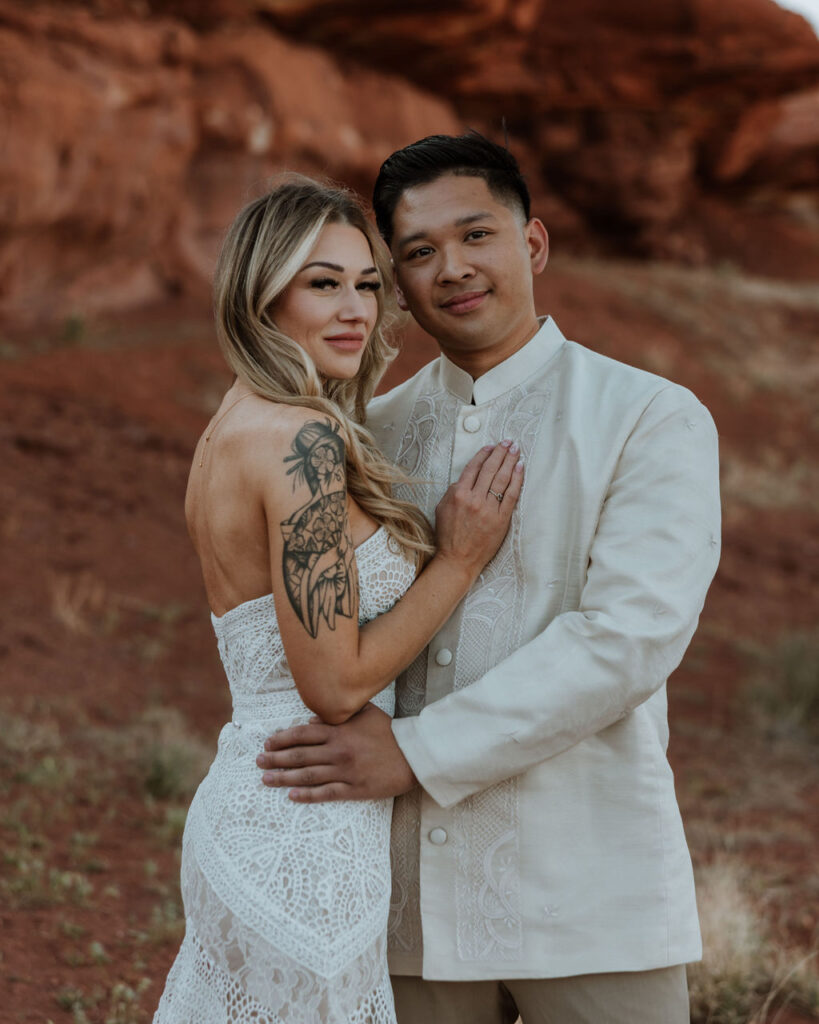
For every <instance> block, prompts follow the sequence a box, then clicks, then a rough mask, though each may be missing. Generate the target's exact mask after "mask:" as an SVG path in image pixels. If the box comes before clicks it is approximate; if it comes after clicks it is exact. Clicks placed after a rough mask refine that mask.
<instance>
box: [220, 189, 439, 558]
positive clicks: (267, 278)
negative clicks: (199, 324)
mask: <svg viewBox="0 0 819 1024" xmlns="http://www.w3.org/2000/svg"><path fill="white" fill-rule="evenodd" d="M327 224H349V225H350V226H352V227H355V228H358V230H359V231H361V232H362V234H363V235H364V236H365V237H366V239H367V241H368V243H369V246H370V250H371V251H372V255H373V262H374V264H375V267H376V269H377V271H378V276H379V278H380V280H381V283H382V287H381V288H380V289H379V290H378V292H377V293H376V299H377V302H378V316H377V318H376V321H375V326H374V328H373V332H372V334H371V335H370V339H369V342H368V344H367V345H366V347H365V349H364V355H363V358H362V360H361V366H360V368H359V371H358V373H357V374H356V376H355V377H354V378H352V379H350V380H338V379H333V378H325V377H324V376H323V375H322V374H320V373H319V371H318V369H317V368H316V365H315V363H314V362H313V360H312V359H311V358H310V356H309V355H308V354H307V353H306V352H305V350H304V349H303V348H302V347H301V346H300V345H298V344H297V343H296V342H295V341H293V339H292V338H289V337H288V336H287V335H286V334H284V333H282V331H280V330H279V328H278V327H277V326H276V323H275V321H274V319H273V308H274V305H275V303H276V300H277V299H278V298H279V297H280V296H281V295H282V293H283V292H284V291H285V289H286V288H287V287H288V285H289V284H290V282H291V281H292V280H293V278H294V277H295V276H296V274H297V273H298V272H299V270H301V268H302V267H303V266H304V264H305V263H306V262H307V259H308V257H309V255H310V253H311V252H312V250H313V247H314V246H315V244H316V242H317V241H318V237H319V235H320V234H321V232H322V229H323V228H324V227H325V225H327ZM391 279H392V271H391V267H390V263H389V255H388V253H387V252H386V249H385V247H384V243H383V242H382V241H381V239H380V237H379V236H378V233H377V232H376V231H375V229H374V228H373V227H372V226H371V225H370V223H369V221H368V220H367V218H366V217H365V215H364V212H363V211H362V209H361V207H360V206H359V204H358V202H357V201H356V199H355V197H354V196H353V194H352V193H351V192H347V191H346V190H344V189H340V188H334V187H328V186H325V185H321V184H319V183H318V182H316V181H313V180H312V179H310V178H305V177H303V176H301V175H292V176H290V177H289V178H288V179H287V180H285V181H283V182H282V183H281V184H279V185H278V186H277V187H275V188H274V189H273V190H272V191H271V192H269V193H268V194H267V195H265V196H262V197H261V198H259V199H256V200H255V201H254V202H252V203H250V204H249V205H248V206H246V207H245V208H244V209H243V210H242V211H241V212H240V213H239V215H238V216H237V217H236V219H235V221H234V222H233V224H232V225H231V227H230V229H229V230H228V233H227V236H226V238H225V240H224V243H223V245H222V250H221V253H220V255H219V260H218V263H217V265H216V273H215V278H214V307H215V314H216V330H217V335H218V338H219V345H220V348H221V350H222V354H223V355H224V357H225V359H226V361H227V363H228V365H229V366H230V368H231V369H232V370H233V372H234V373H236V374H237V376H239V377H240V378H241V379H242V380H244V381H245V382H246V383H247V384H249V385H250V387H251V388H253V390H254V391H255V392H256V393H257V394H259V395H261V396H262V397H263V398H267V399H269V400H270V401H271V402H280V403H282V404H284V405H297V406H303V407H306V408H308V409H315V410H316V411H317V412H322V413H325V414H327V415H328V416H331V417H332V418H333V419H334V420H336V421H338V423H339V424H340V431H339V432H340V434H341V436H342V438H343V439H344V444H345V449H346V459H347V489H348V491H349V493H350V495H351V496H352V497H353V499H354V500H355V501H356V502H357V503H358V504H359V505H360V506H361V508H363V509H364V511H365V512H367V513H368V514H369V515H370V516H372V518H373V519H376V520H377V521H378V522H379V523H382V524H383V525H384V526H385V527H386V528H387V530H388V532H389V533H390V534H391V536H393V537H394V538H395V539H396V540H397V541H398V543H399V544H400V545H401V546H402V548H403V549H404V550H405V551H406V552H407V554H409V555H411V556H413V557H415V559H416V562H417V563H418V564H419V565H420V564H421V563H422V562H423V559H424V557H425V556H426V555H428V554H429V553H430V552H432V551H433V544H432V531H431V530H430V527H429V524H428V523H427V521H426V519H425V518H424V516H423V514H422V513H421V512H420V511H419V509H417V508H416V507H415V505H413V504H411V503H410V502H406V501H400V500H399V499H397V498H395V497H394V496H393V493H392V487H393V484H395V483H396V482H398V481H400V480H402V479H404V478H403V477H402V475H401V474H400V473H399V472H398V471H397V470H396V469H395V467H393V466H392V465H391V463H389V462H388V461H387V459H386V458H385V457H384V455H383V454H382V453H381V452H380V451H379V449H378V447H377V446H376V444H375V442H374V440H373V438H372V435H371V434H370V433H369V432H368V431H367V430H366V429H365V428H364V426H363V424H364V420H365V415H366V414H365V410H366V406H367V402H368V401H369V400H370V398H371V397H372V395H373V392H374V391H375V388H376V385H377V384H378V381H379V380H380V379H381V377H382V375H383V373H384V371H385V370H386V368H387V366H388V365H389V363H390V362H391V361H392V359H394V358H395V355H396V354H397V353H396V349H395V348H394V347H393V345H392V344H391V343H390V339H389V335H388V329H389V327H390V326H391V324H392V322H393V321H394V319H395V313H394V311H393V307H392V306H391V299H390V294H389V293H390V289H389V288H388V285H389V282H390V281H391Z"/></svg>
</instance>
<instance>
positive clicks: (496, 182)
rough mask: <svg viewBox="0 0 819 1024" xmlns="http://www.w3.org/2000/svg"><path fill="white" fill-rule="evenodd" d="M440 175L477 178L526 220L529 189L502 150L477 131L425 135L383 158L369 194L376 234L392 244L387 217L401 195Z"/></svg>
mask: <svg viewBox="0 0 819 1024" xmlns="http://www.w3.org/2000/svg"><path fill="white" fill-rule="evenodd" d="M444 174H460V175H464V176H466V177H471V178H483V180H484V181H485V182H486V184H487V187H488V188H489V191H490V192H491V193H492V195H493V196H494V197H495V198H496V199H498V200H499V201H500V202H504V203H506V204H507V205H510V206H514V207H515V208H516V209H519V210H520V211H521V212H522V213H523V215H524V218H525V219H526V220H529V216H530V214H529V209H530V199H529V189H528V188H527V187H526V182H525V181H524V180H523V175H522V174H521V173H520V167H519V166H518V162H517V160H516V159H515V158H514V157H513V156H512V154H511V153H510V152H509V150H508V149H506V148H504V147H503V146H499V145H498V144H497V143H495V142H491V141H490V140H489V139H487V138H485V137H484V136H483V135H481V134H480V133H479V132H474V131H470V132H467V134H466V135H428V136H427V137H426V138H425V139H419V140H418V142H413V143H412V144H411V145H409V146H405V147H404V148H403V149H399V150H397V151H396V152H395V153H393V154H392V156H389V157H387V159H386V160H385V161H384V163H383V164H382V165H381V170H380V172H379V174H378V178H377V179H376V182H375V188H374V190H373V209H374V211H375V219H376V223H377V224H378V230H379V231H380V232H381V235H382V237H383V238H384V241H385V242H386V243H387V245H390V243H391V242H392V232H393V223H392V221H393V214H394V213H395V207H396V206H397V205H398V202H399V200H400V199H401V196H402V195H403V194H404V192H406V190H407V189H408V188H413V187H414V186H415V185H428V184H429V183H430V182H432V181H436V180H437V179H438V178H440V177H441V176H442V175H444Z"/></svg>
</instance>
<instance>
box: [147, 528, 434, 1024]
mask: <svg viewBox="0 0 819 1024" xmlns="http://www.w3.org/2000/svg"><path fill="white" fill-rule="evenodd" d="M356 559H357V563H358V574H359V581H360V595H361V597H360V602H359V613H360V614H359V617H360V620H361V621H362V622H365V621H368V620H369V619H371V618H373V617H374V616H376V615H378V614H381V613H382V612H385V611H387V610H389V608H391V607H392V606H393V605H394V604H395V602H396V601H397V600H398V599H399V598H400V597H401V596H402V595H403V593H404V592H405V591H406V590H407V588H408V587H409V585H410V584H411V583H412V580H413V578H414V575H415V570H414V567H413V565H412V563H411V562H409V561H408V560H407V559H406V558H405V557H404V555H403V554H402V553H401V552H400V551H399V550H398V549H397V546H396V545H395V544H394V542H391V540H390V538H389V535H388V534H387V532H386V530H384V529H383V528H380V529H379V530H378V531H376V533H375V534H373V536H372V537H370V538H369V539H368V540H367V541H365V542H364V544H362V545H360V546H359V548H358V549H357V550H356ZM213 624H214V629H215V631H216V636H217V641H218V644H219V650H220V653H221V655H222V659H223V662H224V666H225V671H226V673H227V675H228V680H229V683H230V688H231V691H232V694H233V703H234V713H233V720H232V722H230V723H228V724H227V725H226V726H225V727H224V728H223V729H222V732H221V734H220V736H219V746H218V752H217V755H216V758H215V760H214V762H213V764H212V765H211V768H210V771H209V772H208V775H207V776H206V778H205V779H204V781H203V782H202V784H201V785H200V787H199V789H198V790H197V792H196V795H195V797H194V799H193V803H192V804H191V808H190V811H189V813H188V818H187V822H186V825H185V834H184V838H183V849H182V895H183V900H184V903H185V914H186V932H185V939H184V941H183V943H182V947H181V949H180V951H179V954H178V956H177V958H176V961H175V963H174V966H173V968H172V970H171V973H170V975H169V976H168V981H167V984H166V987H165V991H164V993H163V996H162V1000H161V1002H160V1005H159V1009H158V1010H157V1013H156V1016H155V1018H154V1022H155V1024H226V1022H228V1021H229V1022H230V1024H314V1022H317V1021H321V1022H322V1024H350V1022H354V1024H395V1016H394V1010H393V1003H392V992H391V989H390V984H389V977H388V974H387V965H386V929H387V916H388V912H389V899H390V874H389V860H388V853H387V851H388V849H389V829H390V819H391V805H392V801H390V800H378V801H342V802H338V803H330V804H319V805H314V804H311V805H307V804H295V803H293V802H292V801H291V800H289V799H288V797H287V792H286V791H285V790H278V789H269V788H268V787H266V786H264V785H263V784H262V781H261V774H260V772H259V769H258V768H257V767H256V765H255V759H256V755H257V754H258V752H259V750H260V749H261V745H262V742H263V740H264V738H265V736H267V735H269V734H270V733H272V732H274V731H276V730H277V729H281V728H285V727H287V726H289V725H292V724H295V723H298V722H305V721H307V720H308V718H309V717H310V716H311V714H312V713H311V712H310V711H309V709H308V708H307V707H305V705H304V703H303V702H302V701H301V698H300V697H299V694H298V691H297V690H296V688H295V684H294V682H293V678H292V675H291V674H290V672H289V669H288V668H287V663H286V660H285V659H284V649H283V646H282V643H281V636H280V634H279V631H278V626H277V623H276V614H275V608H274V603H273V598H272V596H271V595H266V596H265V597H261V598H258V599H256V600H254V601H249V602H246V603H245V604H242V605H239V606H238V607H237V608H234V609H232V610H231V611H229V612H228V613H227V614H226V615H223V616H221V617H219V618H216V617H214V620H213ZM374 702H375V703H376V704H378V705H379V707H381V708H382V709H383V710H385V711H387V712H388V713H390V714H392V711H393V705H394V688H393V687H392V686H389V687H387V688H386V689H385V690H383V691H382V692H381V693H380V694H378V695H377V697H376V698H375V701H374Z"/></svg>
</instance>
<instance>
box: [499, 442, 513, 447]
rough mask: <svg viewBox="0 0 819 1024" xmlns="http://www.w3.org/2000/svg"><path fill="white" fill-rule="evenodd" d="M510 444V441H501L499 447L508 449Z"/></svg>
mask: <svg viewBox="0 0 819 1024" xmlns="http://www.w3.org/2000/svg"><path fill="white" fill-rule="evenodd" d="M511 443H512V442H511V441H501V446H502V447H503V448H508V447H509V445H510V444H511Z"/></svg>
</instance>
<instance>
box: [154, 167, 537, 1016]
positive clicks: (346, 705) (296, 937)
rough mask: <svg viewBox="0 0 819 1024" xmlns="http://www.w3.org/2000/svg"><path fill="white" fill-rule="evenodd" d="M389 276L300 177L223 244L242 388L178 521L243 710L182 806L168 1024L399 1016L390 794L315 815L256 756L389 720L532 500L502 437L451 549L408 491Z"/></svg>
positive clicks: (456, 496) (355, 224) (380, 253)
mask: <svg viewBox="0 0 819 1024" xmlns="http://www.w3.org/2000/svg"><path fill="white" fill-rule="evenodd" d="M390 278H391V274H390V268H389V262H388V257H387V256H386V254H385V251H384V250H383V248H382V244H381V242H380V240H379V239H378V237H377V235H376V234H375V232H374V230H373V229H372V228H371V227H370V225H369V223H368V221H367V220H366V218H365V217H364V215H363V213H362V211H361V209H360V207H359V206H358V205H357V203H356V202H355V201H354V200H353V198H352V197H351V196H350V195H349V194H348V193H346V192H343V191H340V190H336V189H330V188H326V187H323V186H321V185H319V184H317V183H315V182H313V181H311V180H309V179H304V178H298V179H291V180H289V181H287V182H285V183H283V184H281V185H280V186H279V187H277V188H276V189H274V190H273V191H272V192H271V193H270V194H269V195H267V196H265V197H263V198H261V199H258V200H256V201H255V202H253V203H251V204H250V205H249V206H248V207H246V208H245V209H244V210H243V211H242V212H241V213H240V214H239V216H238V217H237V219H236V221H235V222H234V224H233V226H232V227H231V229H230V231H229V233H228V236H227V238H226V241H225V244H224V246H223V250H222V253H221V256H220V259H219V263H218V267H217V272H216V284H215V307H216V322H217V330H218V335H219V341H220V345H221V348H222V351H223V354H224V356H225V359H226V360H227V362H228V364H229V366H230V367H231V368H232V370H233V371H234V372H235V374H236V380H235V382H234V384H233V386H232V387H231V388H230V389H229V391H228V392H227V394H226V395H225V397H224V400H223V402H222V404H221V406H220V408H219V409H218V411H217V413H216V415H215V416H214V418H213V419H212V420H211V422H210V424H209V425H208V428H207V430H206V431H205V433H204V434H203V435H202V437H201V438H200V440H199V444H198V446H197V449H196V452H195V455H194V459H193V465H192V467H191V473H190V480H189V485H188V493H187V499H186V507H185V511H186V516H187V522H188V528H189V531H190V535H191V538H192V539H193V543H194V545H195V547H196V550H197V552H198V554H199V557H200V559H201V563H202V572H203V575H204V581H205V588H206V590H207V595H208V600H209V602H210V606H211V609H212V620H213V626H214V629H215V632H216V637H217V641H218V645H219V652H220V654H221V657H222V661H223V663H224V666H225V670H226V673H227V677H228V682H229V684H230V689H231V693H232V697H233V719H232V721H231V722H230V723H228V724H227V725H226V726H225V727H224V728H223V730H222V732H221V734H220V737H219V747H218V753H217V755H216V759H215V760H214V762H213V764H212V766H211V769H210V771H209V773H208V775H207V777H206V779H205V780H204V781H203V783H202V785H201V786H200V788H199V790H198V791H197V793H196V796H195V797H194V800H193V803H192V805H191V809H190V812H189V815H188V820H187V825H186V828H185V836H184V840H183V854H182V891H183V897H184V901H185V913H186V934H185V938H184V941H183V944H182V948H181V949H180V952H179V954H178V956H177V958H176V961H175V963H174V965H173V967H172V969H171V972H170V974H169V976H168V980H167V983H166V987H165V992H164V994H163V996H162V1000H161V1002H160V1005H159V1009H158V1010H157V1013H156V1016H155V1018H154V1020H155V1024H185V1022H187V1024H194V1022H195V1024H227V1022H231V1024H243V1022H251V1021H252V1022H253V1024H285V1022H286V1024H319V1022H321V1024H393V1022H394V1020H395V1016H394V1010H393V1003H392V993H391V990H390V984H389V977H388V974H387V965H386V948H385V947H386V924H387V913H388V908H389V894H390V876H389V830H390V813H391V801H386V800H383V801H363V802H337V803H330V804H322V805H316V806H312V805H311V806H306V805H301V804H298V803H295V802H293V801H291V800H289V799H288V797H287V792H286V791H285V790H274V789H270V788H268V787H265V786H263V785H262V782H261V780H260V777H259V771H258V769H257V767H256V755H257V753H258V751H259V750H260V749H261V746H262V742H263V740H264V738H265V737H266V736H267V735H269V734H270V733H271V732H274V731H275V730H277V729H280V728H285V727H287V726H289V725H293V724H296V723H299V722H306V721H308V720H309V719H310V717H311V716H312V715H318V716H319V717H320V718H321V719H323V720H324V721H325V722H330V723H338V722H343V721H345V720H346V719H347V718H349V717H350V716H352V715H354V714H356V713H357V712H358V711H359V710H360V709H361V708H362V707H363V706H364V705H365V704H366V703H367V702H368V701H373V702H374V703H375V704H377V705H378V706H379V707H380V708H382V709H383V710H385V711H387V712H388V713H392V709H393V700H394V698H393V693H392V683H391V681H392V680H393V679H394V678H395V676H396V674H397V673H398V672H399V670H401V669H402V668H403V667H404V666H406V665H407V664H409V663H410V662H411V661H412V660H413V659H414V658H415V657H416V655H417V654H418V653H419V652H420V651H421V650H422V649H423V648H424V646H425V645H426V643H427V642H428V641H429V639H430V638H431V637H432V636H433V635H434V633H435V632H436V631H437V630H438V629H439V628H440V627H441V625H442V624H443V623H444V622H445V620H446V619H447V618H448V617H449V615H450V614H451V613H452V611H453V610H454V608H455V606H456V605H457V604H458V602H459V601H460V600H461V598H462V597H463V596H464V595H465V593H466V592H467V590H468V589H469V587H470V586H471V584H472V582H473V581H474V580H475V579H476V578H477V576H478V574H479V572H480V570H481V568H482V567H483V565H484V564H485V563H486V562H487V561H488V560H489V559H490V558H491V557H492V555H493V554H494V553H495V551H496V550H497V548H498V546H499V544H500V542H501V540H502V539H503V536H504V535H505V533H506V530H507V527H508V524H509V520H510V516H511V513H512V509H513V508H514V505H515V503H516V501H517V498H518V495H519V493H520V489H521V484H522V478H523V474H522V471H521V467H520V466H519V464H518V452H517V445H515V444H514V443H512V442H511V441H510V440H506V441H503V442H502V443H500V444H498V445H496V446H495V447H493V448H485V449H482V450H481V451H480V452H478V453H476V455H475V457H474V458H473V459H472V461H471V462H470V463H469V465H468V466H467V467H466V469H465V470H464V473H463V474H462V476H461V478H460V480H459V481H458V483H457V484H456V485H454V486H453V487H452V488H450V491H449V492H448V493H447V495H446V497H445V498H444V500H443V501H442V502H441V504H440V505H439V507H438V509H437V513H436V531H437V535H436V536H435V538H433V536H432V533H431V531H430V528H429V525H428V524H427V522H426V520H425V519H424V518H423V516H422V515H421V513H420V512H419V511H418V510H417V509H416V508H415V507H414V506H412V505H409V504H407V503H404V502H401V501H398V500H396V499H395V498H394V497H393V496H392V491H391V484H392V482H393V481H394V479H395V472H394V470H393V469H392V468H391V467H390V466H389V465H388V464H387V462H386V461H385V459H384V457H383V456H382V455H381V454H380V452H379V451H378V450H377V449H376V447H375V445H374V444H373V442H372V440H371V438H370V436H369V434H368V433H367V431H366V430H365V429H364V427H363V426H362V423H363V421H364V411H365V407H366V404H367V401H368V400H369V398H370V397H371V395H372V393H373V390H374V388H375V386H376V384H377V382H378V380H379V378H380V376H381V374H382V373H383V371H384V369H385V367H386V365H387V363H388V362H389V360H390V358H391V357H392V355H393V354H394V353H393V350H392V348H391V347H390V345H389V343H388V341H387V340H386V335H385V325H386V322H387V320H388V319H389V312H388V299H387V288H386V287H385V284H386V283H387V282H389V281H390ZM413 581H414V582H413ZM317 771H320V769H317Z"/></svg>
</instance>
